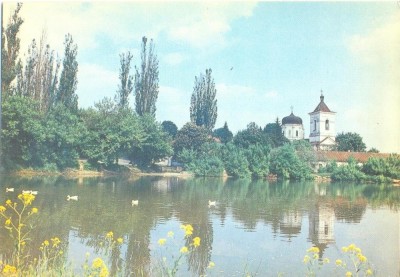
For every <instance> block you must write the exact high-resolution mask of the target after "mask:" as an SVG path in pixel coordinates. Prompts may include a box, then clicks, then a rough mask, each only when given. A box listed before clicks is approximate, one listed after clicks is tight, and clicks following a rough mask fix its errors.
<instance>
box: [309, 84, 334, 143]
mask: <svg viewBox="0 0 400 277" xmlns="http://www.w3.org/2000/svg"><path fill="white" fill-rule="evenodd" d="M309 115H310V143H311V145H312V146H313V147H314V149H316V150H331V149H332V148H333V147H334V146H335V145H336V142H335V137H336V131H335V117H336V113H335V112H333V111H331V110H330V109H329V108H328V106H327V105H326V104H325V102H324V94H323V92H322V90H321V96H320V102H319V104H318V106H317V107H316V108H315V109H314V111H313V112H311V113H309Z"/></svg>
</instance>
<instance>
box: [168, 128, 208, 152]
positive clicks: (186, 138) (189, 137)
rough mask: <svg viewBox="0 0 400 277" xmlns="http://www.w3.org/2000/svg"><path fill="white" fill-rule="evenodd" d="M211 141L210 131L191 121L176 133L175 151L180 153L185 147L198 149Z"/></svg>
mask: <svg viewBox="0 0 400 277" xmlns="http://www.w3.org/2000/svg"><path fill="white" fill-rule="evenodd" d="M209 141H211V139H210V138H209V135H208V131H207V130H206V129H205V128H203V127H199V126H197V125H195V124H193V123H191V122H188V123H186V124H185V125H184V126H183V127H182V128H181V129H180V130H179V131H178V133H177V134H176V137H175V141H174V153H175V154H176V155H179V152H181V151H182V150H183V149H185V148H186V149H192V150H198V149H200V148H201V147H202V146H203V144H205V143H206V142H209Z"/></svg>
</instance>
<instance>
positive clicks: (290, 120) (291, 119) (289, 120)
mask: <svg viewBox="0 0 400 277" xmlns="http://www.w3.org/2000/svg"><path fill="white" fill-rule="evenodd" d="M285 124H299V125H302V124H303V120H301V118H300V117H298V116H295V115H294V114H293V112H292V113H291V114H290V115H289V116H285V117H284V118H283V119H282V125H285Z"/></svg>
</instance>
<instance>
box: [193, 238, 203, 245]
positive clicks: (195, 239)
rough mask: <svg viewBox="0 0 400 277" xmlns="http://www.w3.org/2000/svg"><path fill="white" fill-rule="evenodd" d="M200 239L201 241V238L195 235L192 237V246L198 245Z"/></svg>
mask: <svg viewBox="0 0 400 277" xmlns="http://www.w3.org/2000/svg"><path fill="white" fill-rule="evenodd" d="M200 241H201V239H200V238H199V237H195V238H194V239H193V246H194V247H198V246H200Z"/></svg>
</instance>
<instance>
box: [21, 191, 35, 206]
mask: <svg viewBox="0 0 400 277" xmlns="http://www.w3.org/2000/svg"><path fill="white" fill-rule="evenodd" d="M18 198H19V199H21V200H22V202H24V205H25V206H29V205H30V204H32V201H33V200H35V195H33V194H30V193H23V194H20V195H18Z"/></svg>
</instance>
